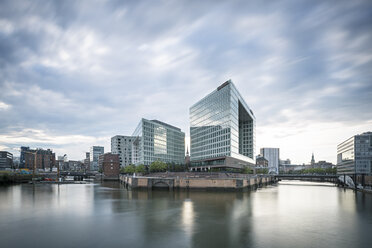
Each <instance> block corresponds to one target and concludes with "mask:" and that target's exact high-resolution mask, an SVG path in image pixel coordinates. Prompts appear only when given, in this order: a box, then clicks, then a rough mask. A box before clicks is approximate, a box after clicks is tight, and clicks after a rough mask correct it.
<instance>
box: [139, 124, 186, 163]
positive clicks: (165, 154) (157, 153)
mask: <svg viewBox="0 0 372 248" xmlns="http://www.w3.org/2000/svg"><path fill="white" fill-rule="evenodd" d="M132 136H134V138H133V141H132V163H133V164H135V165H139V164H144V165H150V164H151V163H152V162H154V161H156V160H160V161H163V162H165V163H175V164H183V163H184V161H185V133H184V132H182V131H181V129H179V128H177V127H174V126H171V125H169V124H167V123H164V122H161V121H158V120H146V119H142V120H141V121H140V123H139V124H138V126H137V128H136V130H135V131H134V132H133V135H132Z"/></svg>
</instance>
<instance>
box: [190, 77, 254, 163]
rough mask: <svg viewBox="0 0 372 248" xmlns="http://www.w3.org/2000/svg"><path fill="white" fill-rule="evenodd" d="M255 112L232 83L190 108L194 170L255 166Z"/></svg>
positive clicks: (220, 87) (227, 83) (229, 82)
mask: <svg viewBox="0 0 372 248" xmlns="http://www.w3.org/2000/svg"><path fill="white" fill-rule="evenodd" d="M255 125H256V118H255V116H254V114H253V111H252V110H251V109H250V108H249V106H248V105H247V104H246V102H245V101H244V99H243V97H242V96H241V95H240V93H239V92H238V90H237V89H236V87H235V85H234V84H233V83H232V81H231V80H229V81H227V82H225V83H223V84H222V85H220V86H219V87H218V88H217V89H216V90H214V91H213V92H211V93H210V94H208V95H207V96H205V97H204V98H202V99H201V100H200V101H198V102H197V103H195V104H194V105H192V106H191V107H190V145H191V146H190V152H191V155H190V156H191V158H190V160H191V169H192V170H209V169H211V168H224V167H228V168H243V167H245V166H250V167H254V166H255V157H254V154H255Z"/></svg>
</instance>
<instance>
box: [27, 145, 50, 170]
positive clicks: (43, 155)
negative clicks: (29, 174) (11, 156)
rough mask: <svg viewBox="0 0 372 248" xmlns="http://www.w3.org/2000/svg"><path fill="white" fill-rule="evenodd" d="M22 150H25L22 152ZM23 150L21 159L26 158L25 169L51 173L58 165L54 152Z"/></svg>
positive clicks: (48, 150)
mask: <svg viewBox="0 0 372 248" xmlns="http://www.w3.org/2000/svg"><path fill="white" fill-rule="evenodd" d="M22 148H24V149H23V150H22ZM22 148H21V154H22V153H23V154H22V155H21V157H23V158H24V168H27V169H30V170H33V169H34V168H35V169H37V170H49V171H51V170H52V168H53V167H54V166H55V165H56V155H55V153H53V151H52V150H50V149H47V150H44V149H34V150H32V149H29V148H28V147H27V149H26V148H25V147H22ZM35 163H36V164H35Z"/></svg>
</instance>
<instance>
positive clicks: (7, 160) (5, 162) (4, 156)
mask: <svg viewBox="0 0 372 248" xmlns="http://www.w3.org/2000/svg"><path fill="white" fill-rule="evenodd" d="M12 168H13V154H11V153H10V152H6V151H0V170H7V169H12Z"/></svg>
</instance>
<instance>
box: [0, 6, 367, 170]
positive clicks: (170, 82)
mask: <svg viewBox="0 0 372 248" xmlns="http://www.w3.org/2000/svg"><path fill="white" fill-rule="evenodd" d="M228 79H231V80H232V81H233V82H234V84H235V85H236V87H237V88H238V90H239V91H240V93H241V95H242V96H243V98H244V99H245V101H246V103H247V104H248V105H249V106H250V108H251V109H252V110H253V111H254V113H255V116H256V154H257V153H258V152H259V148H261V147H279V148H280V157H281V159H287V158H289V159H291V161H292V163H295V164H302V163H309V162H310V159H311V154H312V153H314V155H315V160H316V161H318V160H327V161H330V162H333V163H336V155H337V154H336V153H337V145H338V144H339V143H341V142H342V141H344V140H346V139H347V138H349V137H351V136H353V135H356V134H360V133H362V132H366V131H372V1H359V0H353V1H349V0H346V1H345V0H338V1H326V0H323V1H315V0H314V1H300V0H298V1H265V0H259V1H231V0H230V1H218V0H216V1H193V0H191V1H190V0H189V1H186V0H185V1H182V0H180V1H157V0H152V1H103V0H101V1H91V0H89V1H39V0H33V1H22V0H20V1H13V0H9V1H4V0H2V1H0V150H7V151H10V152H12V153H13V154H14V156H19V147H20V146H30V147H32V148H34V147H42V148H51V149H53V151H55V152H56V155H57V156H58V155H63V154H67V155H68V157H69V158H70V159H75V160H80V159H83V158H84V157H85V152H86V151H89V148H90V146H92V145H102V146H104V147H105V151H110V149H111V147H110V140H111V137H112V136H114V135H118V134H119V135H131V134H132V132H133V131H134V129H135V127H136V126H137V124H138V123H139V121H140V119H141V118H146V119H158V120H161V121H163V122H167V123H169V124H171V125H174V126H177V127H180V128H181V129H182V130H183V131H184V132H185V133H186V137H187V138H188V137H189V133H190V132H189V107H190V106H191V105H192V104H194V103H196V102H197V101H198V100H199V99H201V98H202V97H204V96H205V95H207V94H208V93H210V92H211V91H213V90H215V89H216V88H217V87H218V86H219V85H220V84H222V83H223V82H225V81H226V80H228Z"/></svg>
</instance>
